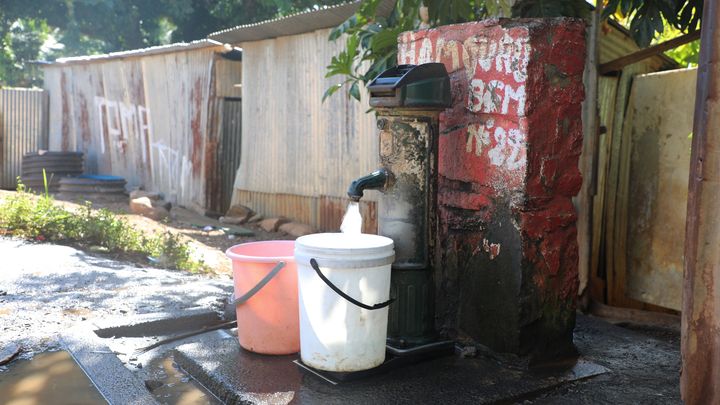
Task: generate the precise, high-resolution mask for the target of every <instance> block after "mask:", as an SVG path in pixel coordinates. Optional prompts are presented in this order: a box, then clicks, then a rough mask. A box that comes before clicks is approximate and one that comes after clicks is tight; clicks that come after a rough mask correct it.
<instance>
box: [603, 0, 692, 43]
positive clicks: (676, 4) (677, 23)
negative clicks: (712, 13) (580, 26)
mask: <svg viewBox="0 0 720 405" xmlns="http://www.w3.org/2000/svg"><path fill="white" fill-rule="evenodd" d="M702 6H703V2H702V0H610V1H609V2H608V3H607V5H606V6H605V8H604V9H603V16H604V17H605V18H607V17H609V16H611V15H616V16H618V17H619V18H627V19H629V21H630V27H629V28H630V33H631V34H632V36H633V38H635V41H636V42H637V43H638V45H640V46H641V47H646V46H648V45H649V44H650V42H651V41H652V40H653V39H654V38H656V37H657V36H659V35H661V34H662V33H663V32H664V31H665V27H666V26H667V25H669V26H670V27H672V28H675V29H677V30H679V31H682V32H691V31H695V30H697V29H700V18H701V16H702Z"/></svg>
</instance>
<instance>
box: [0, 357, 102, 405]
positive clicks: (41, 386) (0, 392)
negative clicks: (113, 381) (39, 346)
mask: <svg viewBox="0 0 720 405" xmlns="http://www.w3.org/2000/svg"><path fill="white" fill-rule="evenodd" d="M8 366H9V370H8V371H6V372H3V373H0V398H2V399H1V400H0V401H1V402H2V403H3V404H5V405H35V404H37V405H44V404H56V405H71V404H72V405H84V404H88V405H90V404H93V405H94V404H104V403H107V402H106V401H105V399H104V398H103V397H102V395H100V392H98V390H97V389H96V388H95V386H94V385H93V384H92V382H90V380H89V379H88V378H87V376H86V375H85V373H84V372H83V371H82V369H80V367H79V366H78V365H77V363H75V360H73V358H72V357H70V354H69V353H68V352H64V351H60V352H50V353H41V354H38V355H36V356H35V357H33V358H32V360H17V361H14V362H13V363H10V364H9V365H8Z"/></svg>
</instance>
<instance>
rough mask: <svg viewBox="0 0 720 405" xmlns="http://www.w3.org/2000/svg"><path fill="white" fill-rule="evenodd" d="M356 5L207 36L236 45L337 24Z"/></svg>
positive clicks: (389, 3)
mask: <svg viewBox="0 0 720 405" xmlns="http://www.w3.org/2000/svg"><path fill="white" fill-rule="evenodd" d="M359 5H360V2H359V1H353V2H351V3H343V4H338V5H334V6H326V7H323V8H320V9H318V10H308V11H303V12H300V13H297V14H293V15H289V16H285V17H279V18H276V19H273V20H267V21H262V22H258V23H253V24H247V25H240V26H237V27H233V28H228V29H225V30H222V31H218V32H213V33H212V34H210V35H208V38H210V39H213V40H216V41H219V42H222V43H229V44H237V43H241V42H249V41H260V40H263V39H269V38H277V37H282V36H288V35H296V34H302V33H305V32H311V31H315V30H319V29H323V28H330V27H336V26H338V25H340V24H341V23H342V22H343V21H345V20H347V19H348V17H350V16H351V15H353V13H355V10H357V8H358V6H359ZM394 5H395V0H383V1H381V2H380V4H379V5H378V8H377V10H378V14H379V15H383V16H387V15H390V12H392V9H393V7H394Z"/></svg>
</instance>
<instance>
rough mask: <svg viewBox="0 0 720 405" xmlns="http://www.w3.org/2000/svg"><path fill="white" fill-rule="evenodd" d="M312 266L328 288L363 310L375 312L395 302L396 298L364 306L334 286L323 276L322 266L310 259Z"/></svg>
mask: <svg viewBox="0 0 720 405" xmlns="http://www.w3.org/2000/svg"><path fill="white" fill-rule="evenodd" d="M310 266H311V267H312V268H313V270H315V273H317V275H318V277H320V279H321V280H322V281H324V282H325V284H327V286H328V287H330V288H331V289H332V290H333V291H335V292H336V293H337V295H339V296H341V297H343V298H345V299H346V300H348V301H350V302H351V303H353V304H355V305H357V306H359V307H360V308H363V309H367V310H370V311H372V310H374V309H381V308H385V307H386V306H388V305H390V304H392V303H393V301H395V298H390V299H389V300H387V301H385V302H381V303H379V304H375V305H367V304H363V303H362V302H360V301H358V300H356V299H355V298H353V297H351V296H349V295H347V294H345V293H344V292H343V291H342V290H341V289H339V288H338V287H337V286H336V285H335V284H333V283H332V281H330V280H328V278H327V277H325V275H324V274H322V271H320V266H318V262H317V260H315V259H310Z"/></svg>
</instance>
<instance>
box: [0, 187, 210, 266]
mask: <svg viewBox="0 0 720 405" xmlns="http://www.w3.org/2000/svg"><path fill="white" fill-rule="evenodd" d="M46 184H47V182H46ZM1 234H9V235H12V236H15V237H19V238H24V239H30V240H36V241H51V242H58V243H69V244H73V245H77V246H80V247H84V248H93V249H98V250H102V251H106V252H108V253H127V254H130V255H131V256H138V255H139V256H141V257H148V258H151V259H149V260H151V262H152V264H153V265H154V266H157V267H163V268H171V269H179V270H186V271H191V272H205V271H207V270H209V269H208V268H207V266H206V265H205V264H204V263H203V262H202V261H199V260H196V259H194V258H193V257H192V254H191V253H192V251H191V249H190V246H188V244H187V243H186V242H184V241H183V240H182V239H181V238H180V236H179V235H176V234H173V233H170V232H166V233H156V234H153V235H149V236H147V235H145V234H144V233H142V232H140V231H138V230H136V229H135V228H133V227H132V226H131V225H130V224H128V223H127V221H126V220H125V219H123V218H121V217H119V216H118V215H116V214H114V213H112V212H110V211H108V210H106V209H99V210H96V209H93V207H92V204H91V203H90V202H86V203H85V205H84V206H83V207H82V208H81V209H80V210H79V211H77V212H72V211H68V210H67V209H65V208H63V207H62V206H60V205H58V204H56V203H55V201H54V199H53V198H52V196H50V195H49V193H47V186H46V192H45V194H43V195H40V196H35V195H34V194H31V193H30V192H28V191H27V190H26V189H25V186H24V185H23V184H22V183H21V182H20V181H18V188H17V193H16V194H15V195H14V196H12V197H9V198H8V199H7V200H5V201H4V202H3V203H1V204H0V235H1Z"/></svg>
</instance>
